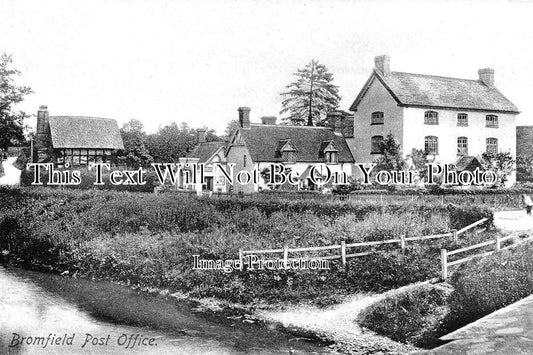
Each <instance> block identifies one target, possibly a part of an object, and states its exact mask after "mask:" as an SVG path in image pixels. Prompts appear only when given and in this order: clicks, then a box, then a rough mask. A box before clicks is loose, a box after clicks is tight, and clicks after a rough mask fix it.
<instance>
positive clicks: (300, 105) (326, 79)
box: [280, 59, 341, 126]
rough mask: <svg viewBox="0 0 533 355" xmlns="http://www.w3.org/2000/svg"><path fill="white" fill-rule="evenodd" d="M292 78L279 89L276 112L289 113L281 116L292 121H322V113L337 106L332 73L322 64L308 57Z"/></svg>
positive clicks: (300, 122) (317, 122) (321, 122)
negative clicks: (306, 62)
mask: <svg viewBox="0 0 533 355" xmlns="http://www.w3.org/2000/svg"><path fill="white" fill-rule="evenodd" d="M294 76H296V77H297V79H296V81H294V82H292V83H290V84H289V85H287V87H286V89H287V90H288V91H287V92H284V93H282V94H281V95H282V96H283V97H284V100H283V101H282V103H281V106H282V109H281V111H280V114H285V113H289V116H288V117H286V118H283V119H284V120H285V121H289V122H290V123H292V124H296V125H305V124H307V125H308V126H313V125H323V121H324V120H325V119H326V115H327V113H328V112H330V111H334V110H336V109H337V108H338V107H339V101H340V99H341V97H340V96H339V88H338V87H337V86H335V85H333V84H332V82H333V74H332V73H330V72H329V71H328V69H327V68H326V66H325V65H324V64H319V63H318V61H316V60H314V59H313V60H311V62H310V63H309V64H307V65H306V66H305V67H304V68H303V69H298V71H297V72H296V73H294Z"/></svg>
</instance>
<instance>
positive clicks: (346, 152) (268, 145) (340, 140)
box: [239, 124, 354, 163]
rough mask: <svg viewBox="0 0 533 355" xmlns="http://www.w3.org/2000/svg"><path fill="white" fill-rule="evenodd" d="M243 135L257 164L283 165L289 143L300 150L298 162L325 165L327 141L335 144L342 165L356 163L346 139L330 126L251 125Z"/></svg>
mask: <svg viewBox="0 0 533 355" xmlns="http://www.w3.org/2000/svg"><path fill="white" fill-rule="evenodd" d="M239 132H240V134H241V137H242V139H243V140H244V142H245V144H246V146H247V148H248V151H249V152H250V155H251V157H252V160H253V161H254V162H278V161H279V162H281V161H282V158H281V156H280V154H279V147H280V142H281V141H285V142H287V141H288V140H290V144H291V145H292V146H293V147H294V148H295V149H296V153H295V156H296V162H315V163H319V162H323V158H322V156H321V148H322V149H323V147H322V142H324V141H333V144H334V146H335V147H336V148H337V149H338V150H339V153H338V161H339V163H347V162H354V159H353V156H352V153H351V152H350V149H349V148H348V145H347V144H346V140H345V139H344V137H343V136H342V135H340V134H335V133H333V131H332V130H330V129H329V128H327V127H308V126H288V125H262V124H251V125H250V128H249V129H239Z"/></svg>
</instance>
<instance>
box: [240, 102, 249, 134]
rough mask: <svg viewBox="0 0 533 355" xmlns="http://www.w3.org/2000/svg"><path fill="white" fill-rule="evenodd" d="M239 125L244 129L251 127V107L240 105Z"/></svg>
mask: <svg viewBox="0 0 533 355" xmlns="http://www.w3.org/2000/svg"><path fill="white" fill-rule="evenodd" d="M239 125H240V126H241V128H243V129H249V128H250V108H249V107H239Z"/></svg>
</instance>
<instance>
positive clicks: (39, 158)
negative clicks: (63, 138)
mask: <svg viewBox="0 0 533 355" xmlns="http://www.w3.org/2000/svg"><path fill="white" fill-rule="evenodd" d="M34 149H35V150H36V151H37V155H36V157H34V160H35V162H39V163H40V162H46V161H48V159H49V158H50V153H51V149H52V135H51V133H50V119H49V115H48V106H45V105H41V106H39V110H38V111H37V131H36V132H35V146H34ZM35 158H36V159H35Z"/></svg>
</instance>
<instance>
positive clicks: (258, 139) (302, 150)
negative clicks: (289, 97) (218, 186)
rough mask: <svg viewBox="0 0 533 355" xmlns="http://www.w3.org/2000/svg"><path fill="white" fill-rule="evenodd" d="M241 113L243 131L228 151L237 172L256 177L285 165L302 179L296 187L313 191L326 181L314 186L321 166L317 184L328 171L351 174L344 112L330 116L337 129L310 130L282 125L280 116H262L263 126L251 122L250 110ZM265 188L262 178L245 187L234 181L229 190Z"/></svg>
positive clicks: (236, 134)
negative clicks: (311, 174) (273, 165)
mask: <svg viewBox="0 0 533 355" xmlns="http://www.w3.org/2000/svg"><path fill="white" fill-rule="evenodd" d="M238 111H239V128H238V129H237V130H236V131H235V132H234V133H233V135H232V137H231V138H230V141H229V143H228V146H227V149H226V162H227V164H228V166H229V164H235V166H234V171H235V172H239V171H248V172H249V173H250V174H253V172H254V171H256V172H261V171H264V169H265V168H267V169H269V168H270V166H271V164H275V163H276V164H283V166H284V167H285V168H286V169H287V170H290V171H291V174H292V175H293V176H294V177H295V178H296V179H297V180H298V181H297V184H294V185H293V186H295V188H297V189H309V190H316V189H320V188H321V187H323V186H321V183H322V182H319V183H317V184H314V183H313V182H312V181H311V180H312V179H310V176H309V174H310V173H311V171H312V167H313V166H317V168H316V169H315V171H316V172H317V173H316V174H314V175H313V176H314V177H317V179H315V181H317V180H320V179H321V178H322V177H323V178H326V176H327V170H329V171H330V172H331V173H332V174H335V173H337V174H338V176H350V175H351V172H352V164H353V163H354V159H353V156H352V154H351V152H350V149H349V147H348V145H347V144H346V139H345V138H344V136H343V133H342V128H343V121H344V116H343V115H342V113H341V112H337V113H333V114H332V115H330V117H329V121H330V122H331V123H332V126H334V127H309V126H290V125H279V124H276V117H262V118H261V121H262V123H261V124H254V123H250V108H248V107H240V108H239V110H238ZM267 171H268V170H267ZM343 173H344V174H343ZM339 181H340V180H339ZM330 183H332V180H330ZM326 186H328V185H327V184H326ZM261 188H267V184H266V182H265V181H264V179H262V178H260V179H259V183H257V184H254V183H249V184H242V185H241V184H238V183H236V181H234V184H233V186H231V187H229V188H228V189H231V191H232V192H237V193H239V192H240V193H253V192H257V191H259V189H261Z"/></svg>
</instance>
